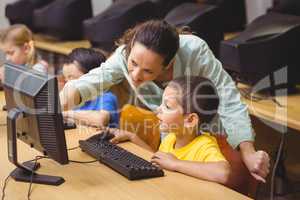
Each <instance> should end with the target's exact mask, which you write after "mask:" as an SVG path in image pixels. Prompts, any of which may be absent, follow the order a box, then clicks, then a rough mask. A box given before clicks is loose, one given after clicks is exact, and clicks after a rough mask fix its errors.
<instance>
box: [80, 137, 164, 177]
mask: <svg viewBox="0 0 300 200" xmlns="http://www.w3.org/2000/svg"><path fill="white" fill-rule="evenodd" d="M79 146H80V148H81V150H82V151H84V152H86V153H87V154H89V155H91V156H92V157H94V158H96V159H99V162H100V163H103V164H105V165H107V166H108V167H110V168H112V169H113V170H115V171H117V172H118V173H120V174H121V175H123V176H125V177H126V178H128V179H129V180H138V179H144V178H152V177H161V176H164V172H163V170H161V169H160V168H158V167H156V166H154V165H153V164H152V163H151V162H148V161H146V160H144V159H143V158H140V157H138V156H137V155H135V154H133V153H131V152H129V151H127V150H125V149H123V148H121V147H119V146H117V145H115V144H112V143H110V142H109V140H108V139H107V138H103V134H97V135H94V136H92V137H90V138H88V139H87V140H80V141H79Z"/></svg>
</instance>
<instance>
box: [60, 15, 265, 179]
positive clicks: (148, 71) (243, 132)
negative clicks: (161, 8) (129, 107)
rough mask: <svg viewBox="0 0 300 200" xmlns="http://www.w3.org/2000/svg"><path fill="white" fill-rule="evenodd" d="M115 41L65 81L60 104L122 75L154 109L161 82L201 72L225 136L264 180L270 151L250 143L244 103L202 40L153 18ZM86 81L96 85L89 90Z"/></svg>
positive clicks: (101, 89)
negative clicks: (98, 61) (103, 56)
mask: <svg viewBox="0 0 300 200" xmlns="http://www.w3.org/2000/svg"><path fill="white" fill-rule="evenodd" d="M119 44H120V46H119V47H118V48H117V49H116V50H115V52H114V53H113V54H112V56H111V57H110V58H108V60H107V61H106V62H105V63H103V64H102V65H101V67H100V68H97V69H94V70H92V71H91V72H90V73H88V74H87V75H85V76H83V77H82V78H80V79H79V80H77V81H72V82H70V83H69V84H67V85H66V86H65V88H64V90H63V92H62V93H61V103H62V106H63V109H68V107H69V108H70V107H73V106H75V105H77V104H81V103H83V102H85V101H87V100H89V99H91V98H93V97H94V96H96V95H98V94H99V93H102V92H104V91H105V90H107V89H109V88H110V87H112V86H113V85H118V84H119V83H121V82H124V80H125V82H127V83H128V84H129V86H130V88H131V89H132V90H133V91H134V95H135V96H136V97H137V99H138V100H139V101H140V102H141V103H142V104H143V105H144V106H145V107H147V108H148V109H150V110H155V109H156V108H157V107H158V105H160V103H161V99H162V93H163V89H164V87H165V86H166V84H167V83H168V82H169V81H171V80H172V79H174V78H176V77H179V76H183V75H197V76H202V77H206V78H208V79H210V80H211V81H212V82H213V83H214V85H215V87H216V88H217V91H218V95H219V97H220V107H219V109H218V116H219V117H220V120H221V124H222V125H223V126H224V128H225V132H226V134H227V135H228V142H229V143H230V144H231V145H232V147H234V148H239V149H240V150H241V154H242V157H243V161H244V162H245V164H246V166H247V168H248V169H249V171H250V172H251V173H252V175H253V176H254V177H255V178H257V179H258V180H260V181H263V182H264V181H265V179H264V178H265V177H266V176H267V174H268V173H269V156H268V154H267V153H266V152H264V151H256V150H255V149H254V145H253V142H254V133H253V130H252V127H251V121H250V118H249V114H248V111H247V107H246V105H245V104H243V103H242V102H241V100H240V94H239V92H238V90H237V89H236V86H235V84H234V82H233V81H232V79H231V77H230V76H229V75H228V74H227V73H226V71H225V70H224V69H223V68H222V64H221V63H220V62H219V61H218V60H217V59H216V58H215V57H214V55H213V53H212V52H211V50H210V49H209V47H208V45H207V44H206V43H205V42H204V41H203V40H201V39H200V38H199V37H196V36H194V35H186V34H180V33H179V32H178V30H177V29H176V28H175V27H173V26H171V25H169V24H168V23H167V22H165V21H159V20H152V21H147V22H145V23H142V24H139V25H137V26H136V27H134V28H133V29H131V30H129V31H128V32H127V33H126V34H125V35H124V37H123V38H122V40H120V43H119ZM91 86H92V87H93V88H96V90H89V88H91ZM218 124H220V123H218ZM219 129H220V131H219V132H222V129H221V128H219Z"/></svg>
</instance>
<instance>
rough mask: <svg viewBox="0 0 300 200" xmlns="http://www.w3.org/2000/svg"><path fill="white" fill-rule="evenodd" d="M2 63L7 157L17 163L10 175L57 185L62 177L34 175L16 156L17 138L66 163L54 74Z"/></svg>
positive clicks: (27, 180)
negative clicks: (5, 108)
mask: <svg viewBox="0 0 300 200" xmlns="http://www.w3.org/2000/svg"><path fill="white" fill-rule="evenodd" d="M4 66H5V69H4V70H5V78H4V82H3V87H4V92H5V100H6V104H7V110H8V114H7V140H8V159H9V161H10V162H12V163H13V164H15V165H16V166H17V168H16V169H15V170H14V171H13V172H12V173H11V176H12V177H13V178H14V179H15V180H17V181H23V182H31V181H32V182H34V183H40V184H47V185H59V184H61V183H63V182H64V179H63V178H62V177H55V176H46V175H40V174H37V173H36V172H34V169H33V166H32V164H31V165H25V164H20V163H19V162H18V156H17V139H19V140H21V141H23V142H25V143H27V144H29V146H30V147H32V148H35V149H37V150H38V151H40V152H42V153H43V154H44V155H46V156H48V157H49V158H51V159H53V160H55V161H57V162H58V163H60V164H67V163H68V162H69V160H68V154H67V149H66V140H65V134H64V127H63V117H62V114H61V110H60V101H59V95H58V93H59V92H58V87H57V80H56V77H55V76H52V75H47V74H43V73H39V72H37V71H34V70H31V69H29V68H26V67H24V66H18V65H13V64H9V63H5V65H4Z"/></svg>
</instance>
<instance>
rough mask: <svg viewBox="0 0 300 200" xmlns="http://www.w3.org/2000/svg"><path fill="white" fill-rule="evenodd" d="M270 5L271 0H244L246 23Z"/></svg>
mask: <svg viewBox="0 0 300 200" xmlns="http://www.w3.org/2000/svg"><path fill="white" fill-rule="evenodd" d="M272 5H273V0H246V12H247V23H250V22H251V21H253V19H255V18H257V17H258V16H260V15H263V14H265V13H266V11H267V9H268V8H270V7H272Z"/></svg>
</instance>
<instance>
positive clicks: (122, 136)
mask: <svg viewBox="0 0 300 200" xmlns="http://www.w3.org/2000/svg"><path fill="white" fill-rule="evenodd" d="M109 132H110V133H111V134H113V135H114V136H115V137H113V138H112V139H111V140H110V142H111V143H114V144H117V143H120V142H125V141H128V140H131V138H133V137H134V135H135V134H133V133H131V132H129V131H125V130H120V129H116V128H110V129H109Z"/></svg>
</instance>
